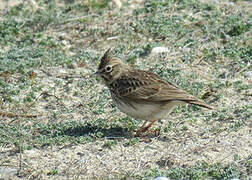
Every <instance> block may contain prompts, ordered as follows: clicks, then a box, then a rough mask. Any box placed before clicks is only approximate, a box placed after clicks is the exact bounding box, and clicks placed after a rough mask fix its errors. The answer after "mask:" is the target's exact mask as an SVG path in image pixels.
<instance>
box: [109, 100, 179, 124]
mask: <svg viewBox="0 0 252 180" xmlns="http://www.w3.org/2000/svg"><path fill="white" fill-rule="evenodd" d="M114 102H115V101H114ZM115 103H116V102H115ZM180 104H183V102H181V101H172V102H169V103H166V104H138V103H132V105H133V106H134V107H132V106H130V105H128V104H125V103H116V105H117V107H118V109H119V110H120V111H122V112H123V113H125V114H127V115H128V116H131V117H134V118H139V119H144V120H150V121H152V120H159V119H163V118H166V117H167V116H168V114H169V113H170V112H171V111H172V110H173V108H174V107H176V106H177V105H180Z"/></svg>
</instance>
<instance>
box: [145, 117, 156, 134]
mask: <svg viewBox="0 0 252 180" xmlns="http://www.w3.org/2000/svg"><path fill="white" fill-rule="evenodd" d="M156 121H157V120H156V119H155V120H153V121H151V123H150V124H148V126H146V127H144V128H143V129H142V132H146V131H147V130H148V129H149V128H150V127H151V126H152V125H153V124H154V123H155V122H156Z"/></svg>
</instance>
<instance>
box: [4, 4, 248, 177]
mask: <svg viewBox="0 0 252 180" xmlns="http://www.w3.org/2000/svg"><path fill="white" fill-rule="evenodd" d="M35 2H36V4H37V5H38V8H37V9H36V8H34V7H33V5H32V4H30V3H29V2H27V3H26V4H25V3H24V4H19V5H16V6H13V7H11V8H9V9H8V10H5V11H4V13H3V15H2V16H1V19H0V46H1V49H0V105H1V112H5V113H14V114H16V115H17V116H16V117H13V118H9V117H6V116H1V117H0V149H1V148H11V149H13V150H16V151H20V150H21V152H23V153H25V152H26V151H27V150H35V149H38V150H43V149H45V151H47V148H49V147H60V146H65V145H68V144H73V145H74V146H78V145H85V144H89V143H91V146H95V145H96V143H100V146H101V147H102V148H103V149H105V150H106V151H116V150H118V149H120V148H125V149H126V150H128V149H127V148H139V146H147V145H146V144H147V143H146V144H144V143H143V141H144V140H143V139H141V138H133V137H132V136H131V134H132V133H133V131H134V130H136V129H137V128H138V127H139V126H140V125H141V123H142V121H140V120H137V119H132V118H130V117H125V116H121V114H120V113H119V112H118V109H117V108H116V106H115V105H114V103H113V102H112V101H111V98H110V94H109V91H108V89H106V88H103V87H102V86H101V85H100V83H101V81H100V79H99V78H97V77H95V76H92V74H93V73H94V72H95V71H96V68H97V65H98V62H99V57H100V56H101V54H102V52H103V51H104V50H105V49H107V48H108V47H112V48H113V51H112V52H113V54H115V55H116V56H118V57H120V58H122V59H124V61H125V62H126V63H128V64H129V65H130V66H132V67H135V68H139V69H146V70H148V69H150V68H152V70H153V72H155V73H157V74H158V75H160V76H161V77H163V78H164V79H165V80H167V81H169V82H171V83H174V84H176V85H177V86H179V87H181V88H183V89H185V90H186V91H188V92H189V93H191V94H193V95H195V96H197V97H200V98H202V99H203V100H204V101H206V102H207V103H209V104H210V105H212V106H213V107H215V109H214V110H213V111H204V110H202V108H199V107H196V106H189V107H178V108H175V109H174V111H173V112H172V113H171V115H170V116H169V118H171V119H169V118H168V119H167V121H166V120H165V121H164V124H158V123H157V124H156V126H155V127H153V128H154V129H155V130H160V132H161V135H160V137H155V138H150V139H151V140H150V141H154V142H153V144H154V145H155V143H159V142H161V139H162V136H167V137H168V139H169V138H171V139H172V138H173V137H176V138H177V139H181V138H183V137H187V136H190V135H191V134H193V135H194V136H197V139H200V140H202V141H204V138H205V137H203V135H205V136H209V137H211V136H213V135H217V134H221V133H227V134H232V135H230V136H228V138H230V141H232V140H233V139H232V138H234V137H236V136H238V135H240V133H243V132H247V131H246V130H247V129H248V128H249V127H250V126H251V124H250V119H251V116H252V112H251V105H250V104H249V102H251V89H252V86H251V82H250V81H249V80H248V79H249V78H250V76H251V75H249V73H251V70H252V68H251V67H252V66H251V59H252V54H251V52H252V46H251V34H252V31H251V29H252V28H251V26H252V24H251V17H252V16H251V13H250V12H249V10H248V8H247V6H246V5H244V6H242V5H241V4H243V3H244V4H250V3H251V2H250V1H241V0H239V1H227V2H228V3H231V4H232V3H234V6H232V5H224V4H222V3H216V4H215V3H212V2H211V1H199V0H189V1H187V0H169V1H168V0H167V1H156V0H145V1H143V2H142V3H136V4H135V6H134V7H135V8H132V7H131V6H130V5H131V3H132V2H125V3H124V4H123V7H122V9H121V10H116V7H115V5H114V3H113V1H109V0H106V1H98V0H87V1H73V2H71V1H69V2H68V1H62V2H60V1H55V0H51V1H42V0H37V1H35ZM228 3H227V4H228ZM129 8H132V9H130V10H131V11H130V12H132V13H128V10H129ZM111 37H116V38H115V39H113V38H112V40H108V38H111ZM157 46H164V47H168V48H169V53H162V54H152V53H151V52H152V48H153V47H157ZM32 114H35V115H37V117H36V118H28V117H24V116H22V115H32ZM195 128H196V129H195ZM197 131H200V132H199V133H198V134H199V135H198V134H197V133H195V132H197ZM201 135H202V137H201ZM101 141H102V142H101ZM156 141H157V142H156ZM204 142H205V141H204ZM232 142H233V141H232ZM89 145H90V144H89ZM159 146H161V145H160V144H159V145H157V147H159ZM92 153H94V152H92ZM136 155H137V154H136ZM138 155H139V154H138ZM15 157H16V156H15ZM5 158H7V157H5ZM128 159H130V158H128ZM160 159H161V160H160V162H159V163H157V164H158V167H157V168H149V169H148V168H146V167H145V168H146V169H144V170H143V171H141V172H139V173H134V172H129V174H127V173H126V174H127V176H130V177H134V178H138V179H146V178H148V177H156V176H168V177H170V178H171V179H230V178H240V179H248V177H249V176H251V174H252V161H251V155H250V156H249V157H242V158H240V159H239V160H235V159H234V160H233V161H232V162H229V163H222V162H219V163H218V162H215V161H214V162H211V161H209V162H205V161H199V162H197V163H195V164H194V165H190V166H188V165H183V164H179V165H175V164H170V163H169V162H164V160H163V161H162V158H161V157H160ZM10 162H12V161H10ZM241 162H242V163H241ZM1 163H2V164H4V163H3V162H1V161H0V164H1ZM27 164H29V163H27ZM7 165H9V166H12V165H13V164H7ZM168 165H169V166H168ZM1 166H2V165H1ZM55 166H56V165H55ZM55 166H51V167H50V168H49V169H47V170H46V171H45V172H46V173H45V174H44V175H45V176H47V177H56V178H57V177H58V175H62V171H61V169H60V168H57V167H55ZM76 169H78V168H76ZM34 171H35V172H40V170H34ZM125 171H126V172H128V171H127V169H126V170H125ZM104 172H105V171H104ZM33 173H34V172H33ZM42 173H44V172H42ZM31 174H32V173H30V174H29V173H27V176H25V177H24V178H28V177H29V176H30V175H31ZM35 174H36V173H35ZM89 175H90V174H89ZM103 175H104V174H103ZM104 176H105V175H104ZM116 177H119V178H123V177H124V172H120V173H119V174H117V175H116ZM34 178H39V176H35V175H34ZM125 178H126V177H125Z"/></svg>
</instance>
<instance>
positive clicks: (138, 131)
mask: <svg viewBox="0 0 252 180" xmlns="http://www.w3.org/2000/svg"><path fill="white" fill-rule="evenodd" d="M147 122H148V120H146V121H144V123H143V125H142V126H141V127H140V128H139V129H138V130H136V134H139V133H141V132H142V130H143V129H144V126H145V125H146V123H147Z"/></svg>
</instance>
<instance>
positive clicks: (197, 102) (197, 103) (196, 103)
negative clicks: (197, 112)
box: [187, 100, 213, 109]
mask: <svg viewBox="0 0 252 180" xmlns="http://www.w3.org/2000/svg"><path fill="white" fill-rule="evenodd" d="M187 103H189V104H194V105H197V106H201V107H203V108H207V109H213V107H211V106H209V105H208V104H206V103H204V102H203V101H201V100H191V101H187Z"/></svg>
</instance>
